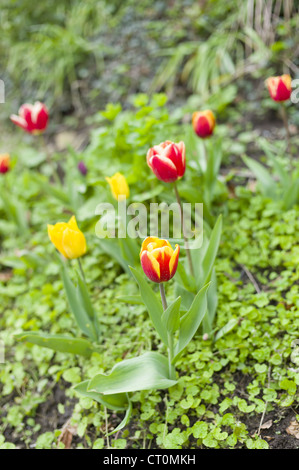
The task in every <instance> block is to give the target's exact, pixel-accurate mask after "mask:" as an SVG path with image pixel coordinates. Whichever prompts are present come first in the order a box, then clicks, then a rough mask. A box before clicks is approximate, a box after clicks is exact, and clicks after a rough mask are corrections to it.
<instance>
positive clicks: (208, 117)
mask: <svg viewBox="0 0 299 470" xmlns="http://www.w3.org/2000/svg"><path fill="white" fill-rule="evenodd" d="M215 124H216V119H215V116H214V114H213V113H212V111H210V110H209V109H207V110H205V111H196V112H195V113H193V115H192V125H193V129H194V131H195V132H196V134H197V135H198V137H201V138H202V139H205V138H206V137H209V136H210V135H212V134H213V132H214V127H215Z"/></svg>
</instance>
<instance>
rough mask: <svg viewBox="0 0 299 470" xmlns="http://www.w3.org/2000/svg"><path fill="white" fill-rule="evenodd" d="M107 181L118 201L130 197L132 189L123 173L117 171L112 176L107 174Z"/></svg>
mask: <svg viewBox="0 0 299 470" xmlns="http://www.w3.org/2000/svg"><path fill="white" fill-rule="evenodd" d="M106 181H107V182H108V183H109V186H110V189H111V193H112V196H113V197H114V199H116V200H117V201H118V199H124V198H128V197H129V195H130V190H129V186H128V183H127V180H126V178H125V176H124V175H122V174H121V173H115V175H113V176H111V178H109V177H108V176H107V177H106Z"/></svg>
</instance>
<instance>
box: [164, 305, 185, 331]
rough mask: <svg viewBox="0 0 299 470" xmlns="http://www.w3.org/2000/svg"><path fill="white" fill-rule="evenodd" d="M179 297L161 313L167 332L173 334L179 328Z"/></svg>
mask: <svg viewBox="0 0 299 470" xmlns="http://www.w3.org/2000/svg"><path fill="white" fill-rule="evenodd" d="M181 300H182V299H181V297H178V298H177V299H175V300H174V301H173V302H172V303H171V304H170V305H169V306H168V307H167V309H166V310H165V311H164V312H163V315H162V322H163V323H164V325H165V327H166V328H167V331H168V332H169V333H170V334H173V333H174V332H175V331H177V330H178V329H179V327H180V306H181Z"/></svg>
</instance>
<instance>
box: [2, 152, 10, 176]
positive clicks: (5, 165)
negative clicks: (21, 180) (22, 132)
mask: <svg viewBox="0 0 299 470" xmlns="http://www.w3.org/2000/svg"><path fill="white" fill-rule="evenodd" d="M9 169H10V156H9V154H8V153H4V154H2V155H0V173H2V174H4V173H7V172H8V171H9Z"/></svg>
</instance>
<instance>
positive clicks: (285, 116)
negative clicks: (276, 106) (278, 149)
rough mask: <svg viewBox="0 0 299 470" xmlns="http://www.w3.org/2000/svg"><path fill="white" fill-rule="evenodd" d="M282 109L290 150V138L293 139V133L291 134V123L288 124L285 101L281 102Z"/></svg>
mask: <svg viewBox="0 0 299 470" xmlns="http://www.w3.org/2000/svg"><path fill="white" fill-rule="evenodd" d="M280 105H281V106H280V109H281V116H282V120H283V125H284V127H285V130H286V136H287V149H288V151H290V139H291V134H290V129H289V124H288V114H287V110H286V107H285V104H284V103H283V102H281V103H280Z"/></svg>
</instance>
